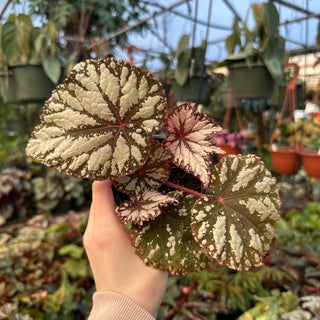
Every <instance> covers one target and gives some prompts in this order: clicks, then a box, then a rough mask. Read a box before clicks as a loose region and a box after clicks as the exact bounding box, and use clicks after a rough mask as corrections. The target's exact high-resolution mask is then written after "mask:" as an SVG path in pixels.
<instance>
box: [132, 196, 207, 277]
mask: <svg viewBox="0 0 320 320" xmlns="http://www.w3.org/2000/svg"><path fill="white" fill-rule="evenodd" d="M176 197H177V198H178V199H179V204H178V205H176V206H173V205H170V206H168V207H166V208H165V209H164V212H163V214H161V215H160V216H159V217H157V218H156V219H155V220H154V221H151V222H148V223H145V224H144V225H143V226H133V227H132V228H131V230H130V234H131V237H132V240H133V244H134V246H135V247H136V249H137V253H138V254H139V255H140V256H141V258H142V259H143V260H144V262H145V263H147V264H148V265H152V266H154V267H156V268H159V269H161V270H165V271H170V272H171V273H172V274H178V273H187V272H190V271H199V270H202V269H205V268H207V267H208V265H209V264H210V259H209V258H208V257H207V255H206V254H204V253H203V251H202V250H201V248H200V247H199V245H198V244H197V243H196V241H195V240H194V238H193V236H192V233H191V229H190V226H189V223H190V211H191V208H192V206H193V205H194V202H195V201H196V199H197V198H195V197H192V196H190V195H188V196H186V197H184V198H181V195H180V196H179V195H178V194H177V193H176ZM211 262H212V261H211Z"/></svg>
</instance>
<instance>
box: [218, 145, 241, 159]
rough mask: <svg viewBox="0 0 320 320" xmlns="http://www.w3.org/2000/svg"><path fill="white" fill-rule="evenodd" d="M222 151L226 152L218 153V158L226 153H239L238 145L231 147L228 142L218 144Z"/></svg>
mask: <svg viewBox="0 0 320 320" xmlns="http://www.w3.org/2000/svg"><path fill="white" fill-rule="evenodd" d="M219 148H221V149H222V150H223V151H225V152H226V153H224V154H218V157H219V159H222V158H223V157H224V156H227V155H228V154H241V149H240V148H238V147H235V148H233V147H231V146H229V145H228V144H222V145H220V146H219Z"/></svg>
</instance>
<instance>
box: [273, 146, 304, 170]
mask: <svg viewBox="0 0 320 320" xmlns="http://www.w3.org/2000/svg"><path fill="white" fill-rule="evenodd" d="M269 151H270V153H271V165H272V170H273V171H274V172H276V173H279V174H294V173H296V172H297V170H298V167H299V151H298V149H297V148H294V147H278V148H277V149H271V148H270V149H269Z"/></svg>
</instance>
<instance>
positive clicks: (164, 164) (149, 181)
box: [114, 141, 172, 196]
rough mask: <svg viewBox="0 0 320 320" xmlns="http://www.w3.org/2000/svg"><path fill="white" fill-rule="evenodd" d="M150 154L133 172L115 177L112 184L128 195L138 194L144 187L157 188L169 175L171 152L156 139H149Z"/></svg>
mask: <svg viewBox="0 0 320 320" xmlns="http://www.w3.org/2000/svg"><path fill="white" fill-rule="evenodd" d="M149 143H150V155H149V157H148V159H147V161H146V163H145V164H144V165H143V166H142V167H141V168H139V169H138V170H137V171H135V172H134V173H132V174H130V175H127V176H123V177H119V178H115V179H114V184H115V186H116V187H117V189H118V190H119V191H121V192H125V193H127V194H128V195H130V196H134V195H139V194H141V193H142V192H143V191H144V190H146V189H158V188H159V187H160V186H161V185H162V183H163V182H164V181H166V180H168V178H169V176H170V169H169V166H170V160H171V158H172V155H171V153H170V152H169V151H168V150H167V149H166V147H165V146H164V145H162V144H160V143H159V142H158V141H150V142H149Z"/></svg>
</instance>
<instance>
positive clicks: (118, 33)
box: [105, 0, 190, 41]
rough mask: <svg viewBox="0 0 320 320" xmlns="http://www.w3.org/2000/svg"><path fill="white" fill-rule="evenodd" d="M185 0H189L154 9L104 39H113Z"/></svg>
mask: <svg viewBox="0 0 320 320" xmlns="http://www.w3.org/2000/svg"><path fill="white" fill-rule="evenodd" d="M187 1H190V0H180V1H178V2H175V3H173V4H172V5H171V6H169V7H165V8H163V9H161V10H159V11H155V12H153V13H152V14H151V15H149V16H147V17H146V18H144V19H141V20H139V21H137V22H136V23H134V24H132V25H129V26H125V27H123V28H121V29H119V30H118V31H116V32H113V33H111V34H109V35H108V36H106V37H105V40H106V41H109V40H111V39H113V38H115V37H117V36H119V35H121V34H123V33H125V32H128V31H130V30H132V29H134V28H135V27H137V26H139V25H140V24H143V23H144V22H147V21H149V20H150V19H152V18H154V17H156V16H157V15H160V14H162V13H164V12H166V11H170V10H172V9H173V8H175V7H177V6H179V5H181V4H183V3H185V2H187Z"/></svg>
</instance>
